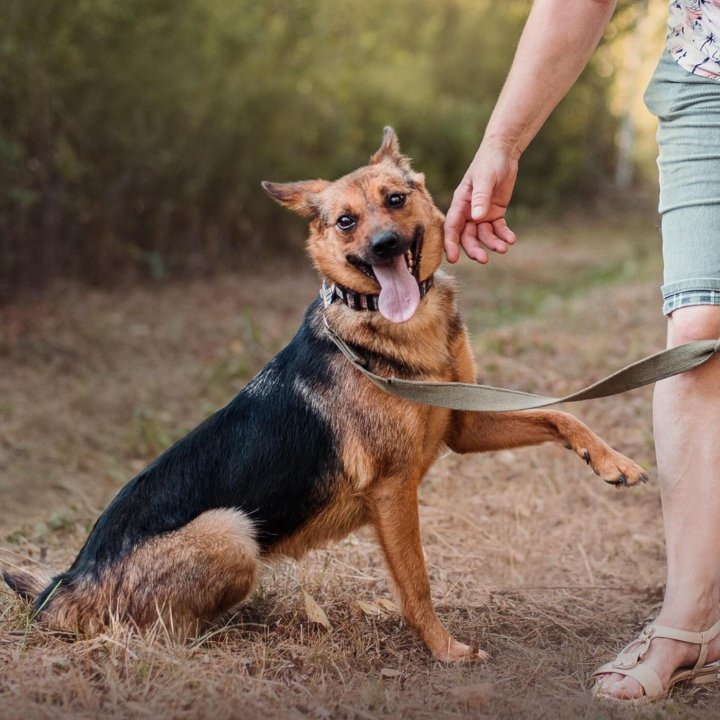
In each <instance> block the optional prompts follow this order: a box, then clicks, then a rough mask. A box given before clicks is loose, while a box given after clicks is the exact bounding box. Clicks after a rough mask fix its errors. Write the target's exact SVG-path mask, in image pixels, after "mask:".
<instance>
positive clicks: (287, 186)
mask: <svg viewBox="0 0 720 720" xmlns="http://www.w3.org/2000/svg"><path fill="white" fill-rule="evenodd" d="M329 185H330V183H329V182H328V181H327V180H303V181H301V182H291V183H273V182H268V181H267V180H263V182H262V186H263V189H264V190H265V192H266V193H267V194H268V195H269V196H270V197H271V198H273V199H274V200H277V201H278V202H279V203H280V204H281V205H284V206H285V207H286V208H289V209H290V210H293V211H294V212H296V213H298V215H303V216H304V217H314V216H315V215H317V214H318V213H319V212H320V206H319V202H318V196H319V195H320V193H321V192H322V191H323V190H325V189H326V188H327V187H328V186H329Z"/></svg>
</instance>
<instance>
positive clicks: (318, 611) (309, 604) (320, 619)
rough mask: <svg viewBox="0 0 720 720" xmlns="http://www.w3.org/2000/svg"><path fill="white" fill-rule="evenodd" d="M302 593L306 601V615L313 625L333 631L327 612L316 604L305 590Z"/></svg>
mask: <svg viewBox="0 0 720 720" xmlns="http://www.w3.org/2000/svg"><path fill="white" fill-rule="evenodd" d="M302 592H303V598H304V600H305V613H306V615H307V618H308V620H309V621H310V622H311V623H316V624H317V625H322V626H323V627H324V628H325V629H326V630H332V625H331V624H330V621H329V620H328V617H327V615H326V614H325V611H324V610H323V609H322V608H321V607H320V606H319V605H318V604H317V602H315V600H314V599H313V597H312V595H310V593H308V592H305V590H303V591H302Z"/></svg>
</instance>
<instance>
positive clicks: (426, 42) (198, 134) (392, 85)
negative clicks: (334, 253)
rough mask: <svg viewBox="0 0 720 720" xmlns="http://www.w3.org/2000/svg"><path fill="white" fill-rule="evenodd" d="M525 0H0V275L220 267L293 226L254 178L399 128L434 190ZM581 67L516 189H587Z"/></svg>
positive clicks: (592, 153)
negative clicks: (389, 0) (500, 0)
mask: <svg viewBox="0 0 720 720" xmlns="http://www.w3.org/2000/svg"><path fill="white" fill-rule="evenodd" d="M528 8H529V2H527V0H508V1H507V2H505V3H496V2H490V0H444V1H443V2H437V0H396V1H395V2H394V3H391V4H388V3H386V2H378V0H363V1H362V2H358V1H357V0H354V1H353V0H292V1H289V0H288V1H284V2H280V0H269V1H267V2H260V3H258V2H250V1H249V0H122V2H118V1H117V0H73V2H67V1H62V0H0V293H2V292H3V291H5V292H8V291H9V290H11V289H13V288H15V287H18V286H20V285H26V284H35V285H36V284H38V283H42V282H43V281H44V280H46V279H48V278H51V277H55V276H71V277H82V278H84V279H87V280H90V281H96V282H105V281H107V280H108V279H112V278H115V277H118V276H119V275H122V274H124V273H125V272H127V271H129V270H138V269H140V270H142V271H143V272H145V273H148V274H150V275H154V276H156V277H162V276H164V275H165V274H166V273H168V272H175V271H176V270H178V269H179V268H185V269H189V270H192V271H196V272H197V271H205V270H212V269H214V268H216V267H218V266H222V267H227V266H228V265H229V264H232V263H234V262H240V259H241V258H242V257H247V251H251V252H254V253H255V254H257V253H258V252H259V251H260V250H262V251H263V252H264V253H265V252H272V251H277V252H280V251H282V250H284V249H286V248H287V246H288V243H289V242H295V241H296V239H297V235H298V229H299V225H298V224H293V223H292V221H291V220H285V215H284V214H283V213H282V212H281V211H280V210H279V209H277V208H276V207H275V206H274V205H273V204H272V203H271V202H270V201H269V200H268V199H266V198H265V197H264V195H263V193H262V191H261V189H260V186H259V182H260V180H262V179H272V180H276V181H281V180H291V179H300V178H306V177H311V176H326V177H335V176H338V175H340V174H342V173H344V172H347V171H348V170H350V169H353V168H354V167H356V166H357V165H358V164H359V163H360V162H362V161H364V160H365V159H366V158H367V156H368V155H369V153H370V152H371V151H372V150H373V149H374V148H375V146H376V145H377V144H378V143H379V141H380V136H381V129H382V126H383V125H386V124H392V125H394V126H395V127H396V129H397V130H398V133H399V135H400V138H401V142H402V144H403V148H404V150H405V151H406V152H407V153H408V154H410V155H411V156H413V157H415V158H416V159H417V164H418V166H419V167H420V168H421V169H422V170H424V171H425V172H426V174H427V176H428V182H429V185H430V187H431V189H432V190H433V191H434V193H435V195H436V197H437V199H438V201H439V202H440V204H441V205H445V204H446V203H447V201H448V200H449V197H450V194H451V193H452V191H453V189H454V187H455V185H456V184H457V183H458V181H459V180H460V177H461V176H462V174H463V172H464V171H465V168H466V166H467V163H468V162H469V160H470V158H471V157H472V154H473V153H474V150H475V147H476V145H477V143H478V141H479V138H480V136H481V132H482V128H483V127H484V124H485V122H486V120H487V117H488V115H489V113H490V111H491V109H492V105H493V102H494V100H495V98H496V96H497V94H498V92H499V90H500V87H501V85H502V82H503V80H504V77H505V74H506V73H507V69H508V67H509V63H510V60H511V57H512V53H513V51H514V47H515V42H516V39H517V37H518V36H519V33H520V30H521V27H522V24H523V22H524V18H525V16H526V13H527V11H528ZM608 89H609V81H607V80H604V79H602V78H601V77H600V76H599V75H598V73H596V72H595V71H594V69H593V66H592V65H591V66H590V68H589V69H588V70H587V71H586V73H585V74H584V76H583V78H582V79H581V81H580V82H579V83H578V85H577V86H576V88H575V89H574V90H573V92H572V93H571V95H570V96H569V97H568V99H567V100H566V101H565V104H566V112H563V113H559V114H557V115H555V116H553V118H551V120H550V122H549V123H548V125H547V126H546V128H545V129H544V131H543V132H542V134H541V135H540V137H539V138H538V140H537V141H536V142H535V143H534V144H533V145H532V146H531V149H530V150H529V151H528V153H527V154H526V157H525V159H524V165H523V173H522V176H521V180H520V184H519V185H518V188H517V195H516V198H517V201H518V203H519V204H523V203H525V204H530V205H537V204H540V203H553V202H557V200H558V198H560V197H564V196H565V195H566V194H567V193H570V192H572V194H573V195H574V196H577V197H580V198H582V197H583V196H587V195H588V194H589V193H592V192H594V191H596V189H597V188H598V186H599V184H600V183H601V182H602V181H603V179H604V178H605V177H607V174H608V173H609V171H610V170H611V168H610V167H608V160H607V159H608V158H610V157H611V156H612V145H613V134H614V131H615V121H614V119H613V118H612V117H611V115H610V114H609V112H608V111H607V93H608Z"/></svg>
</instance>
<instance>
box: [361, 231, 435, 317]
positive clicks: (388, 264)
mask: <svg viewBox="0 0 720 720" xmlns="http://www.w3.org/2000/svg"><path fill="white" fill-rule="evenodd" d="M422 245H423V228H422V226H418V227H417V228H416V230H415V232H414V233H413V241H412V244H411V245H410V247H409V248H408V249H407V250H406V251H405V252H404V253H402V254H400V255H396V256H395V257H393V258H390V259H389V260H386V261H384V262H382V263H375V264H372V265H371V264H370V263H367V262H365V261H363V260H360V259H359V258H357V257H355V256H353V257H350V258H348V259H349V260H350V262H351V263H352V264H353V265H354V266H355V267H357V268H358V270H361V271H362V272H364V273H365V274H366V275H367V276H368V277H371V278H372V279H373V280H375V282H377V284H378V285H379V286H380V295H379V297H378V310H379V311H380V314H381V315H382V316H383V317H385V318H387V319H388V320H391V321H392V322H396V323H401V322H406V321H408V320H409V319H410V318H411V317H412V316H413V315H414V314H415V311H416V310H417V307H418V305H419V303H420V286H419V283H420V259H421V257H422Z"/></svg>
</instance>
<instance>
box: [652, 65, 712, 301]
mask: <svg viewBox="0 0 720 720" xmlns="http://www.w3.org/2000/svg"><path fill="white" fill-rule="evenodd" d="M644 100H645V105H646V106H647V108H648V110H650V112H651V113H652V114H653V115H655V116H657V118H658V120H659V126H658V132H657V141H658V147H659V156H658V167H659V169H660V206H659V210H660V214H661V217H662V239H663V262H664V267H665V271H664V278H663V286H662V295H663V300H664V304H663V312H664V313H665V314H666V315H669V314H670V313H671V312H672V311H673V310H676V309H677V308H679V307H684V306H687V305H720V82H718V81H716V80H710V79H707V78H703V77H700V76H698V75H693V74H691V73H690V72H688V71H687V70H685V69H684V68H682V67H680V66H679V65H678V64H677V63H676V62H675V61H674V60H673V59H672V58H671V57H670V55H669V53H668V52H667V51H666V52H665V53H664V54H663V56H662V57H661V59H660V62H659V63H658V66H657V68H656V70H655V74H654V75H653V77H652V80H651V81H650V84H649V85H648V88H647V90H646V91H645V98H644Z"/></svg>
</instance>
